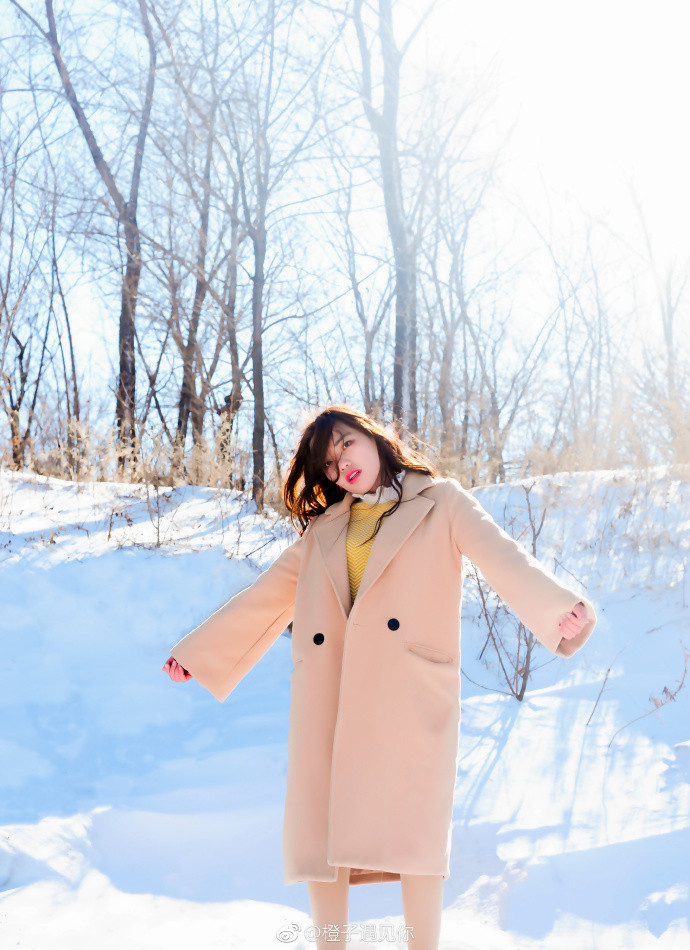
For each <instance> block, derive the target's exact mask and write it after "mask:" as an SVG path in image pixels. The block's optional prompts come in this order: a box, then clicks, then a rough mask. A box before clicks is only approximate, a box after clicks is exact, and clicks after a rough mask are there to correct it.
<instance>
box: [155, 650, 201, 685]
mask: <svg viewBox="0 0 690 950" xmlns="http://www.w3.org/2000/svg"><path fill="white" fill-rule="evenodd" d="M162 669H163V672H164V673H167V674H168V676H169V677H170V679H171V680H175V682H176V683H186V682H187V680H191V679H193V676H192V674H191V673H190V672H189V671H188V670H186V669H185V668H184V666H181V665H180V664H179V663H178V662H177V660H176V659H175V657H174V656H171V657H170V658H169V659H167V660H166V661H165V666H163V667H162Z"/></svg>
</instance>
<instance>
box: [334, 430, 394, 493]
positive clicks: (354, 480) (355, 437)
mask: <svg viewBox="0 0 690 950" xmlns="http://www.w3.org/2000/svg"><path fill="white" fill-rule="evenodd" d="M325 471H326V477H327V478H330V480H331V481H332V482H335V483H336V484H337V485H340V487H341V488H344V489H345V491H349V492H355V491H356V492H357V493H358V494H360V495H361V494H364V493H365V492H368V491H373V490H374V489H375V488H378V487H379V485H380V484H381V478H380V475H381V461H380V459H379V450H378V448H377V446H376V440H375V439H372V437H371V436H370V435H366V434H365V433H364V432H361V431H360V430H359V429H351V428H350V427H349V426H348V425H347V424H346V423H344V422H339V421H336V422H335V423H334V424H333V431H332V433H331V441H330V445H329V446H328V451H327V453H326V462H325Z"/></svg>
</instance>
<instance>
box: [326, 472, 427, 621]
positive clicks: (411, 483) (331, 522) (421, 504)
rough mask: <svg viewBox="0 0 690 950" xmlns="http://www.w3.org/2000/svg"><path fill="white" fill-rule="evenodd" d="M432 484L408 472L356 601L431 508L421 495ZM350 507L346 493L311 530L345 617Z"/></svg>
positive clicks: (378, 537) (348, 601)
mask: <svg viewBox="0 0 690 950" xmlns="http://www.w3.org/2000/svg"><path fill="white" fill-rule="evenodd" d="M433 483H434V479H433V477H432V476H431V475H427V474H425V473H424V472H416V471H414V470H413V469H411V470H409V471H407V472H406V473H405V478H404V479H403V483H402V489H403V493H402V499H401V502H400V507H399V508H398V510H397V511H396V512H395V513H394V514H393V515H392V516H390V517H386V518H384V519H383V521H382V522H381V527H380V529H379V533H378V534H377V535H376V538H375V539H374V543H373V544H372V546H371V550H370V552H369V557H368V559H367V563H366V566H365V568H364V574H363V576H362V580H361V582H360V585H359V590H358V591H357V601H359V600H361V598H362V597H364V596H365V594H366V593H367V591H368V590H369V589H370V588H371V587H372V585H373V584H374V583H375V581H376V580H377V579H378V578H379V576H380V575H381V574H382V573H383V571H384V569H385V568H386V566H387V565H388V564H389V562H390V561H391V559H392V558H393V556H394V555H395V554H396V553H397V551H398V550H399V548H400V547H402V545H403V544H404V542H405V541H406V540H407V538H408V537H409V536H410V535H411V534H412V532H413V531H414V529H415V528H416V527H417V525H418V524H419V522H420V521H421V520H422V518H423V517H424V516H425V515H426V514H427V512H428V511H430V510H431V508H433V506H434V500H433V498H430V497H429V496H428V495H423V494H421V492H423V491H424V489H425V488H429V487H430V486H431V485H433ZM351 505H352V494H351V493H350V492H346V494H345V497H344V498H342V499H341V500H340V501H338V502H336V503H335V504H334V505H331V506H330V508H327V509H326V511H324V512H323V514H321V515H319V516H318V517H317V518H316V519H315V520H314V527H313V529H312V530H313V532H314V533H315V534H316V538H317V541H318V545H319V548H320V551H321V554H322V556H323V559H324V563H325V566H326V571H327V573H328V576H329V578H330V581H331V583H332V585H333V589H334V590H335V593H336V595H337V598H338V602H339V604H340V607H341V609H342V611H343V614H344V616H345V618H347V616H348V614H349V613H350V608H351V606H352V599H351V596H350V579H349V576H348V570H347V551H346V548H345V538H346V535H347V526H348V523H349V520H350V506H351Z"/></svg>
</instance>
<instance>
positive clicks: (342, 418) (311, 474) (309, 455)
mask: <svg viewBox="0 0 690 950" xmlns="http://www.w3.org/2000/svg"><path fill="white" fill-rule="evenodd" d="M336 422H342V423H344V424H345V425H347V426H349V427H350V428H351V429H354V430H355V431H357V430H359V431H360V432H363V433H364V434H365V435H368V436H369V437H370V438H372V439H375V440H376V446H377V448H378V453H379V459H380V461H381V484H382V485H392V486H393V488H394V490H395V493H396V495H397V496H398V498H397V501H396V502H395V504H394V505H393V506H392V507H391V508H389V509H388V510H387V511H384V512H383V514H382V515H381V517H380V518H379V519H378V521H377V522H376V529H375V531H374V534H373V537H376V535H377V534H378V531H379V528H380V527H381V522H382V520H383V518H385V517H386V516H387V515H392V514H393V512H394V511H397V509H398V507H399V505H400V501H401V499H402V485H401V484H400V482H398V480H397V479H396V478H395V476H396V475H397V474H398V473H399V472H401V471H402V470H403V469H405V470H406V471H416V472H424V473H425V474H427V475H432V476H436V475H437V474H438V472H437V469H436V467H435V466H434V464H433V462H431V461H430V460H429V459H428V458H427V457H426V456H425V455H422V453H421V452H418V451H416V449H412V448H410V447H409V446H407V445H405V444H404V442H401V440H400V438H399V436H398V435H397V433H396V432H394V431H393V430H391V429H387V428H385V427H384V426H383V425H381V423H380V422H377V420H376V419H372V417H371V416H367V415H365V413H363V412H359V410H358V409H354V408H353V407H352V406H348V405H331V406H327V407H326V408H325V409H321V410H317V412H316V414H315V415H314V416H313V417H312V418H311V419H310V421H309V422H308V423H307V425H306V426H305V428H304V430H303V432H302V435H301V436H300V438H299V444H298V446H297V451H296V452H295V454H294V456H293V458H292V460H291V462H290V465H289V468H288V474H287V478H286V479H285V483H284V484H283V500H284V502H285V506H286V508H287V509H288V511H289V512H290V518H291V520H292V523H293V525H294V523H295V519H297V521H298V522H299V527H298V528H297V530H298V531H299V533H300V535H301V534H304V531H305V530H306V528H307V525H308V524H309V522H310V521H311V520H312V518H316V517H317V516H318V515H320V514H321V513H322V512H324V511H325V510H326V509H327V508H330V506H331V505H334V504H336V502H338V501H341V500H342V499H343V498H344V497H345V495H346V494H347V492H346V490H345V489H344V488H341V487H340V486H339V485H336V483H335V482H332V481H331V480H330V479H329V477H328V476H327V475H326V471H325V462H326V454H327V452H328V447H329V445H330V443H331V438H332V432H333V425H334V424H335V423H336ZM300 481H301V484H300Z"/></svg>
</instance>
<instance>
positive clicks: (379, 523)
mask: <svg viewBox="0 0 690 950" xmlns="http://www.w3.org/2000/svg"><path fill="white" fill-rule="evenodd" d="M283 497H284V500H285V504H286V506H287V508H288V510H289V512H290V513H291V516H292V518H293V522H294V520H296V521H297V523H298V533H299V534H300V537H299V538H298V539H297V540H296V541H295V542H294V543H293V544H291V545H290V546H289V547H287V548H286V549H285V550H284V551H283V552H282V554H281V555H280V556H279V557H278V558H276V560H275V561H274V562H273V564H272V565H271V567H270V568H269V569H268V570H267V571H264V572H263V574H261V575H260V576H259V577H258V578H257V579H256V581H255V582H254V583H253V584H252V585H251V586H250V587H248V588H246V589H245V590H243V591H240V592H239V593H238V594H236V595H235V596H234V597H232V598H231V599H230V600H229V601H228V602H227V603H226V604H224V605H223V606H222V607H221V608H220V609H219V610H217V611H216V612H215V613H214V614H212V615H211V616H210V617H209V618H208V619H207V620H205V621H204V622H203V623H202V624H200V626H198V627H197V628H196V629H194V630H192V632H191V633H189V634H187V636H185V637H183V638H182V640H180V641H179V642H178V643H177V644H176V645H175V646H174V647H173V648H172V649H171V654H172V655H171V656H170V658H169V659H168V660H167V662H166V664H165V666H164V667H163V669H164V670H165V671H166V672H167V673H169V675H170V676H171V678H172V679H173V680H175V681H178V682H181V681H184V680H188V679H190V678H191V677H192V676H194V677H196V678H197V679H198V680H199V682H200V683H201V685H202V686H204V687H205V688H206V689H207V690H209V692H210V693H212V695H214V696H215V697H216V698H217V699H218V700H220V701H223V700H224V699H225V698H226V697H227V696H228V695H229V693H230V692H231V691H232V690H233V689H234V687H235V686H236V685H237V683H238V682H239V681H240V680H241V679H242V677H243V676H244V675H245V674H246V673H247V672H248V670H250V669H251V668H252V667H253V666H254V665H255V663H256V662H257V661H258V660H259V659H260V658H261V656H263V654H264V653H265V652H266V650H268V648H269V647H270V646H271V644H272V643H273V642H275V640H276V639H277V638H278V637H279V636H280V634H281V633H282V632H283V630H284V629H285V627H286V626H287V624H288V623H289V622H290V621H292V658H293V664H294V669H293V671H292V674H291V693H290V717H289V733H288V770H287V794H286V802H285V820H284V825H283V862H284V879H285V883H286V884H292V883H297V882H298V881H307V882H308V890H309V900H310V905H311V910H312V917H313V920H314V924H315V925H316V926H317V927H319V928H321V931H322V936H321V937H320V939H319V941H318V942H317V948H318V950H322V948H324V950H325V948H326V947H331V946H333V945H336V946H337V945H340V944H341V943H344V942H345V940H344V930H343V928H344V925H345V923H346V922H347V915H348V888H349V885H350V884H361V883H367V882H376V881H398V880H399V881H400V884H401V891H402V902H403V913H404V917H405V924H406V926H407V927H408V928H410V934H409V938H408V943H409V944H410V945H411V946H412V947H414V948H415V950H437V948H438V942H439V936H440V927H441V907H442V895H443V881H444V880H445V879H446V878H447V877H448V876H449V873H450V870H449V862H450V842H451V829H452V811H453V792H454V788H455V779H456V774H457V764H458V738H459V725H460V606H461V599H462V582H463V555H466V556H467V557H468V558H469V559H470V560H471V561H472V562H473V563H475V564H476V565H477V567H478V568H479V570H480V571H481V572H482V574H483V576H484V577H485V578H486V580H487V581H488V583H489V584H490V585H491V586H492V587H493V588H494V589H495V590H496V592H497V593H498V594H499V596H500V597H501V598H502V599H503V600H504V601H505V603H506V604H507V605H508V606H509V607H510V608H511V609H512V610H514V611H515V612H516V614H517V615H518V617H519V618H520V620H521V621H522V622H523V623H524V624H525V626H526V627H527V628H528V629H529V630H531V631H532V633H533V634H534V635H535V637H536V638H537V639H538V640H539V641H540V642H541V643H542V644H543V645H544V646H545V647H546V648H547V649H548V650H549V651H550V652H551V653H553V654H554V655H557V656H563V657H568V656H571V655H572V654H573V653H575V651H576V650H578V649H580V647H581V646H582V645H583V643H584V642H585V640H587V638H588V637H589V636H590V634H591V632H592V630H593V629H594V625H595V623H596V614H595V611H594V607H593V606H592V604H591V603H590V602H589V601H588V600H587V599H586V598H585V597H584V596H582V595H581V594H579V593H576V592H575V591H573V590H572V589H571V588H570V587H568V586H566V585H564V584H563V583H562V582H561V581H560V580H559V579H557V578H556V577H555V576H554V575H553V574H552V573H551V572H550V571H548V570H547V569H546V568H545V567H543V566H542V565H541V564H540V563H539V562H538V561H537V560H536V559H535V558H534V557H533V556H532V555H531V554H530V553H529V552H528V551H527V550H526V549H525V548H524V547H522V546H521V545H520V544H519V543H518V542H516V541H515V540H513V538H511V537H510V535H508V534H507V533H506V532H505V531H503V529H502V528H500V527H499V526H498V525H497V524H496V523H495V522H494V521H493V519H492V518H491V517H490V516H489V514H488V513H487V512H486V511H485V510H484V508H483V507H482V506H481V505H480V504H479V502H478V501H477V500H476V499H475V498H474V496H473V495H472V494H470V493H469V492H467V491H465V489H463V488H462V486H461V485H460V484H459V482H458V481H456V480H455V479H453V478H444V477H439V476H438V475H437V473H436V471H435V469H434V467H433V465H432V464H431V463H430V462H429V460H428V459H426V458H425V457H424V456H423V455H421V454H419V453H417V452H415V451H413V450H411V449H410V448H408V447H407V446H406V445H404V444H403V443H402V442H401V441H400V440H399V439H398V438H397V436H396V435H395V434H394V433H392V432H391V431H389V430H387V429H385V428H384V427H383V426H381V425H380V424H379V423H378V422H376V421H375V420H374V419H372V418H370V417H368V416H366V415H363V414H362V413H360V412H358V411H357V410H356V409H353V408H351V407H349V406H329V407H327V408H326V409H324V410H323V411H321V412H319V413H318V414H316V415H315V417H314V418H312V420H311V421H310V422H309V423H308V425H307V426H306V428H305V429H304V431H303V433H302V434H301V437H300V440H299V444H298V447H297V451H296V453H295V455H294V457H293V459H292V462H291V463H290V468H289V472H288V475H287V479H286V481H285V485H284V487H283ZM327 925H329V927H330V928H331V929H330V930H329V931H328V937H326V931H325V929H324V928H326V926H327ZM338 935H339V936H340V937H341V938H342V939H340V940H333V939H331V938H332V936H338Z"/></svg>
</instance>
